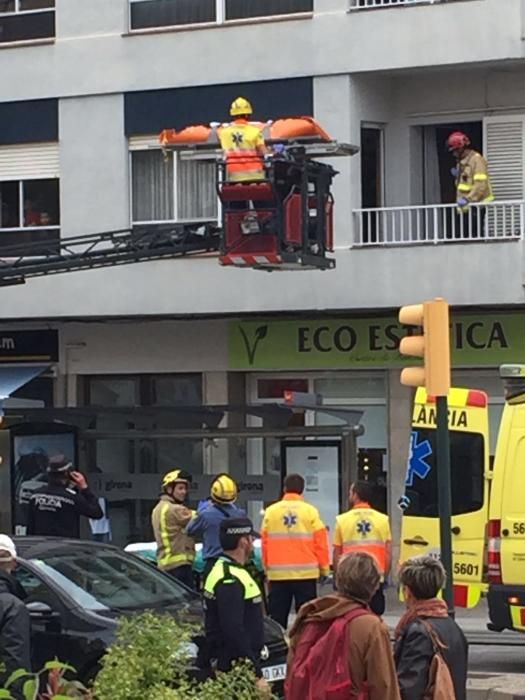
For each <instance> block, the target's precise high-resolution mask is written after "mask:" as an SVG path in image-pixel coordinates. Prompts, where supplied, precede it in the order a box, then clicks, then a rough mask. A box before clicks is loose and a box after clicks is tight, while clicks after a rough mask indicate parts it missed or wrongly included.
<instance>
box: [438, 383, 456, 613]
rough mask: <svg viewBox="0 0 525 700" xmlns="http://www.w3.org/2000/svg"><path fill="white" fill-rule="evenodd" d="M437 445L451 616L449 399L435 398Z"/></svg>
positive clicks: (443, 560)
mask: <svg viewBox="0 0 525 700" xmlns="http://www.w3.org/2000/svg"><path fill="white" fill-rule="evenodd" d="M436 447H437V477H438V504H439V527H440V542H441V547H440V548H441V562H442V564H443V566H444V567H445V571H446V572H447V583H446V586H445V590H444V591H443V593H444V598H445V601H446V603H447V605H448V612H449V615H450V616H451V617H454V588H453V568H452V486H451V479H450V473H451V472H450V434H449V430H448V399H447V397H446V396H437V397H436Z"/></svg>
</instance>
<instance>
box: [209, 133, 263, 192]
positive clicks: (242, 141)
mask: <svg viewBox="0 0 525 700" xmlns="http://www.w3.org/2000/svg"><path fill="white" fill-rule="evenodd" d="M219 138H220V142H221V148H222V149H223V151H224V155H225V158H226V174H227V178H228V180H229V181H230V182H246V181H250V180H264V179H265V172H264V158H263V155H262V154H263V151H264V148H265V143H264V136H263V132H262V130H261V127H260V126H257V125H255V124H250V122H248V121H246V120H245V119H236V120H235V121H233V122H232V123H231V124H229V125H227V126H223V127H222V128H221V130H220V135H219Z"/></svg>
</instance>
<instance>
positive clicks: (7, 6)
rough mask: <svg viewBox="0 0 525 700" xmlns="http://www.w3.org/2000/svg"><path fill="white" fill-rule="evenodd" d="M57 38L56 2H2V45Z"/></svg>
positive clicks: (39, 0) (0, 6)
mask: <svg viewBox="0 0 525 700" xmlns="http://www.w3.org/2000/svg"><path fill="white" fill-rule="evenodd" d="M54 36H55V0H0V44H1V43H8V42H12V41H32V40H35V39H49V38H53V37H54Z"/></svg>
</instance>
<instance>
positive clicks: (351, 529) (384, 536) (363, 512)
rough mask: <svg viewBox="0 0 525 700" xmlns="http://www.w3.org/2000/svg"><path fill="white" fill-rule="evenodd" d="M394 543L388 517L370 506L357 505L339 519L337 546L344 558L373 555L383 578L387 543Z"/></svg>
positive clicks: (336, 536) (336, 532)
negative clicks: (354, 555) (363, 554)
mask: <svg viewBox="0 0 525 700" xmlns="http://www.w3.org/2000/svg"><path fill="white" fill-rule="evenodd" d="M391 540H392V534H391V532H390V523H389V521H388V515H385V514H384V513H380V512H379V511H378V510H374V509H373V508H371V507H370V505H369V504H368V503H357V504H356V505H355V506H354V507H353V508H352V509H351V510H349V511H347V512H346V513H343V514H342V515H338V516H337V518H336V522H335V533H334V546H335V547H338V548H340V550H341V553H342V554H350V553H351V552H366V553H367V554H370V555H371V556H372V557H374V559H375V560H376V562H377V565H378V567H379V570H380V572H381V575H382V576H384V575H385V573H386V567H387V549H388V546H387V543H389V542H391Z"/></svg>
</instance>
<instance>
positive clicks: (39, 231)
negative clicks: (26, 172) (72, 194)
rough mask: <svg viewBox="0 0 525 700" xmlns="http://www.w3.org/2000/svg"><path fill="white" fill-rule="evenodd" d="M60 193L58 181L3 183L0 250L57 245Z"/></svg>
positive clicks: (0, 195)
mask: <svg viewBox="0 0 525 700" xmlns="http://www.w3.org/2000/svg"><path fill="white" fill-rule="evenodd" d="M59 189H60V188H59V181H58V179H56V178H50V179H45V180H8V181H6V182H2V181H0V247H1V246H13V245H18V244H20V245H25V244H28V243H37V242H42V243H46V244H48V243H50V242H54V241H57V240H58V239H59V237H60V194H59ZM33 252H34V253H35V254H36V253H37V252H38V251H36V250H35V251H33Z"/></svg>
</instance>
